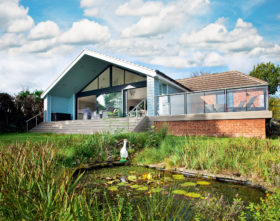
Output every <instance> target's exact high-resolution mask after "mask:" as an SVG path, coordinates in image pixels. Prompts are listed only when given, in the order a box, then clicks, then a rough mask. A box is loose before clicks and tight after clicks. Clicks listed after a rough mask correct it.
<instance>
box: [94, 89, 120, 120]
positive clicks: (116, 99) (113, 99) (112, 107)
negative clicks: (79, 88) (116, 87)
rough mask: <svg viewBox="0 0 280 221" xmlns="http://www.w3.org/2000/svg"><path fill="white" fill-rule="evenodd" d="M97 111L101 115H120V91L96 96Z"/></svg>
mask: <svg viewBox="0 0 280 221" xmlns="http://www.w3.org/2000/svg"><path fill="white" fill-rule="evenodd" d="M96 100H97V106H98V107H97V108H98V113H99V114H101V115H102V117H110V116H122V93H121V92H116V93H110V94H101V95H99V96H98V97H97V99H96Z"/></svg>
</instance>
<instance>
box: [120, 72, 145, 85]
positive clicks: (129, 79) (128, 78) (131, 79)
mask: <svg viewBox="0 0 280 221" xmlns="http://www.w3.org/2000/svg"><path fill="white" fill-rule="evenodd" d="M145 80H146V78H144V77H142V76H140V75H137V74H133V73H131V72H129V71H125V84H130V83H135V82H140V81H145Z"/></svg>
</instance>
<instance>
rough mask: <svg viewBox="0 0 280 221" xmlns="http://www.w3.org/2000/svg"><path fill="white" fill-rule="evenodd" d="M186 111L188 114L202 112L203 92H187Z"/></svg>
mask: <svg viewBox="0 0 280 221" xmlns="http://www.w3.org/2000/svg"><path fill="white" fill-rule="evenodd" d="M187 113H188V114H200V113H204V94H203V93H193V94H187Z"/></svg>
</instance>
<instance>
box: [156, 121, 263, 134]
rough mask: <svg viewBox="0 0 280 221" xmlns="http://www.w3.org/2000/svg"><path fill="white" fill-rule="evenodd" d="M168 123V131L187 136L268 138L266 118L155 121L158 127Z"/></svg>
mask: <svg viewBox="0 0 280 221" xmlns="http://www.w3.org/2000/svg"><path fill="white" fill-rule="evenodd" d="M163 124H166V125H167V127H168V133H169V134H173V135H177V136H185V135H191V136H192V135H199V136H217V137H223V136H226V137H240V136H244V137H259V138H266V133H265V119H240V120H239V119H238V120H194V121H168V122H164V121H155V122H154V126H155V128H156V129H159V128H160V127H162V125H163Z"/></svg>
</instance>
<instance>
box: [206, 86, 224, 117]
mask: <svg viewBox="0 0 280 221" xmlns="http://www.w3.org/2000/svg"><path fill="white" fill-rule="evenodd" d="M204 102H205V113H214V112H224V111H225V94H224V91H213V92H205V96H204Z"/></svg>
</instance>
